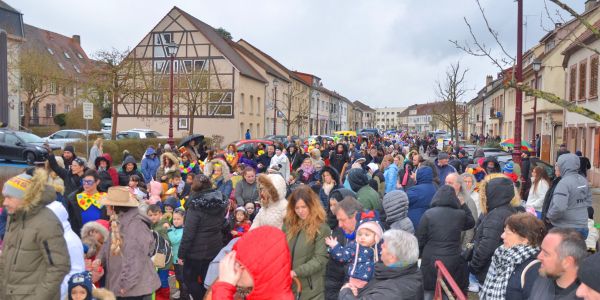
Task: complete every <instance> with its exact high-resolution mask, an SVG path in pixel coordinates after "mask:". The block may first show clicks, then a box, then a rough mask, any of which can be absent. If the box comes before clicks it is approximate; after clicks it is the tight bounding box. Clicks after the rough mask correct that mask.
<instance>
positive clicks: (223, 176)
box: [207, 158, 233, 199]
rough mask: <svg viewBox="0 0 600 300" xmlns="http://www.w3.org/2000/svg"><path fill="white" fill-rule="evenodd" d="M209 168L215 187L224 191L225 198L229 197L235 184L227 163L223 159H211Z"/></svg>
mask: <svg viewBox="0 0 600 300" xmlns="http://www.w3.org/2000/svg"><path fill="white" fill-rule="evenodd" d="M207 168H208V169H207V170H208V172H209V173H207V174H210V181H211V182H212V185H213V188H214V189H216V190H218V191H220V192H221V193H223V195H225V198H227V199H229V197H230V196H231V192H232V191H233V185H232V183H231V179H230V173H229V167H227V164H226V163H225V162H224V161H223V160H221V159H218V158H216V159H213V160H212V161H210V163H209V165H208V166H207Z"/></svg>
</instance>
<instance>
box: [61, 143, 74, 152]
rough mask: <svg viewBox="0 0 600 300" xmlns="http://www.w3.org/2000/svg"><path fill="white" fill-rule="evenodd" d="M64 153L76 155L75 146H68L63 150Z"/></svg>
mask: <svg viewBox="0 0 600 300" xmlns="http://www.w3.org/2000/svg"><path fill="white" fill-rule="evenodd" d="M63 152H71V153H73V154H75V147H73V145H67V146H65V149H64V150H63Z"/></svg>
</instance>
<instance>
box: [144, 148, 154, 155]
mask: <svg viewBox="0 0 600 300" xmlns="http://www.w3.org/2000/svg"><path fill="white" fill-rule="evenodd" d="M152 154H156V151H155V150H154V148H152V147H148V149H146V152H145V153H144V156H150V155H152Z"/></svg>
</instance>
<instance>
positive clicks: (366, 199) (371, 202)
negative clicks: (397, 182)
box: [347, 168, 382, 212]
mask: <svg viewBox="0 0 600 300" xmlns="http://www.w3.org/2000/svg"><path fill="white" fill-rule="evenodd" d="M347 177H348V178H347V180H348V183H349V184H350V189H351V190H352V191H353V192H355V193H356V198H357V199H358V202H360V204H361V205H362V207H363V208H364V209H368V210H377V211H379V212H382V209H381V199H380V198H379V193H378V192H377V191H376V190H374V189H373V188H372V187H371V186H370V185H369V177H368V176H367V172H365V170H364V169H358V168H356V169H350V171H348V176H347Z"/></svg>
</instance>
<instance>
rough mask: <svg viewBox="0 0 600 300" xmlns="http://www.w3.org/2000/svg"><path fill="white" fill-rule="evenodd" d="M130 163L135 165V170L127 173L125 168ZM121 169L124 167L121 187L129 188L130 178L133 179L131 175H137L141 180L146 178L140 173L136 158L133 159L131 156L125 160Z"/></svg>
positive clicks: (120, 177)
mask: <svg viewBox="0 0 600 300" xmlns="http://www.w3.org/2000/svg"><path fill="white" fill-rule="evenodd" d="M129 163H132V164H133V170H131V171H130V172H127V171H126V168H125V166H126V165H127V164H129ZM121 167H122V170H121V171H120V172H119V185H121V186H129V177H131V175H137V176H139V177H140V179H142V178H144V175H142V173H141V172H140V171H138V168H137V163H136V162H135V158H133V156H131V155H129V156H127V158H125V160H124V161H123V164H122V165H121Z"/></svg>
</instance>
